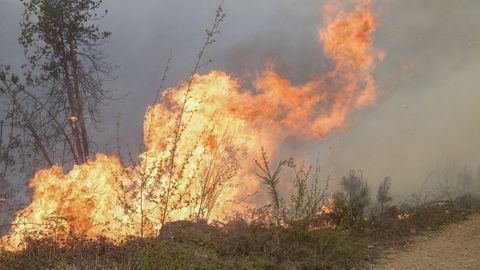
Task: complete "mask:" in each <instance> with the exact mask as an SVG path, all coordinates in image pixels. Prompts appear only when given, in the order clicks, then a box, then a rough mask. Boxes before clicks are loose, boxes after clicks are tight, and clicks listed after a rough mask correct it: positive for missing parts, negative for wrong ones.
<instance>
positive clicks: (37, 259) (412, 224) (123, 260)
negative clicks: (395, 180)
mask: <svg viewBox="0 0 480 270" xmlns="http://www.w3.org/2000/svg"><path fill="white" fill-rule="evenodd" d="M256 164H257V167H258V171H259V173H258V174H257V175H258V176H259V178H260V179H261V180H262V181H263V183H264V184H265V185H266V186H267V188H268V191H269V192H270V195H271V203H270V205H267V206H265V207H263V208H259V209H256V210H252V211H249V212H246V213H243V214H242V215H239V216H237V217H235V218H232V219H231V220H230V221H228V222H225V223H220V222H214V223H210V224H209V223H207V222H205V221H202V220H200V221H195V222H194V221H175V222H170V223H166V224H164V225H163V226H162V229H161V231H160V232H159V234H158V236H156V237H150V238H146V237H136V238H130V239H128V240H126V241H124V242H123V243H117V244H113V243H111V242H109V241H107V240H106V239H103V238H99V239H94V240H92V239H90V240H85V239H79V238H77V237H74V236H72V237H70V239H67V240H66V241H63V242H62V243H63V244H62V245H61V247H59V245H58V239H55V238H54V237H51V238H49V237H36V236H34V235H31V236H30V239H28V238H27V240H26V248H25V249H24V250H22V251H19V252H7V251H5V250H2V248H1V247H0V269H362V268H363V267H364V266H366V265H367V264H368V263H369V262H371V261H373V260H375V259H376V258H377V257H378V255H379V254H381V253H382V251H384V250H386V249H389V248H391V247H395V246H398V245H403V244H404V243H405V241H406V239H407V238H408V237H410V236H412V235H416V234H422V233H428V232H429V231H432V230H438V229H440V228H441V227H442V226H444V225H447V224H450V223H454V222H458V221H461V220H463V219H465V218H466V217H467V216H468V214H469V213H472V212H476V211H478V210H479V209H480V199H479V196H478V194H477V193H472V194H467V195H460V196H457V197H456V199H446V200H445V199H439V198H440V197H437V198H435V199H433V200H428V201H427V200H424V199H421V200H417V199H416V200H415V203H410V204H407V203H403V204H400V205H394V204H393V203H392V196H391V195H390V178H388V177H387V178H385V180H384V181H383V182H382V183H381V184H380V186H379V188H378V192H377V196H376V203H374V202H372V199H371V196H370V188H369V186H368V184H367V183H368V181H367V180H366V179H364V177H363V174H362V173H361V172H360V171H351V172H350V173H349V174H348V175H347V176H345V177H343V178H342V179H341V181H340V184H341V188H340V189H339V190H338V191H337V192H335V193H333V194H332V193H330V195H327V192H326V191H327V189H328V183H329V179H327V181H325V185H321V184H320V180H319V169H318V168H314V169H312V167H305V166H297V165H296V164H295V162H294V161H293V159H290V160H287V161H281V162H280V163H279V164H278V166H277V167H274V168H272V167H271V166H270V164H269V162H268V161H267V157H266V154H265V153H263V155H262V159H261V160H260V161H257V162H256ZM283 168H285V169H288V170H290V172H293V173H291V174H290V175H293V181H292V182H293V185H292V186H293V188H292V190H291V194H290V198H288V197H285V196H282V193H281V192H280V190H279V188H278V185H279V183H280V178H281V175H282V174H281V170H282V169H283ZM414 197H415V198H419V196H414ZM450 197H451V196H450ZM35 239H36V240H35ZM38 239H41V240H38Z"/></svg>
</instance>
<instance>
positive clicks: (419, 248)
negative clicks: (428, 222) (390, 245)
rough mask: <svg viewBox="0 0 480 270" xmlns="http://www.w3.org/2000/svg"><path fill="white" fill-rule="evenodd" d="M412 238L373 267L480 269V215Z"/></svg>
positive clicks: (383, 268)
mask: <svg viewBox="0 0 480 270" xmlns="http://www.w3.org/2000/svg"><path fill="white" fill-rule="evenodd" d="M411 240H412V241H408V244H407V245H406V246H405V247H404V248H397V249H392V250H389V251H388V252H386V254H384V256H383V258H382V259H380V260H379V261H378V263H376V264H375V265H373V266H372V268H371V269H379V270H393V269H429V270H435V269H442V270H443V269H449V270H450V269H451V270H457V269H458V270H460V269H475V270H477V269H480V215H474V216H470V217H469V218H468V220H466V221H462V222H460V223H457V224H451V225H449V226H447V227H446V228H444V229H443V230H441V231H439V232H434V233H428V234H422V235H418V236H416V237H414V238H413V239H411Z"/></svg>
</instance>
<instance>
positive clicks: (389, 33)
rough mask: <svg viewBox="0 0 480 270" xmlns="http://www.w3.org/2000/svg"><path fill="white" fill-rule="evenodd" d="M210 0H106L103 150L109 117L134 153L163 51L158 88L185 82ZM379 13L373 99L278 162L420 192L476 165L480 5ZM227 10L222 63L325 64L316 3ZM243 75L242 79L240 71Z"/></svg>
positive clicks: (441, 0) (304, 75)
mask: <svg viewBox="0 0 480 270" xmlns="http://www.w3.org/2000/svg"><path fill="white" fill-rule="evenodd" d="M219 3H220V1H216V0H213V1H212V0H183V1H178V0H138V1H129V0H105V1H104V6H103V8H105V9H108V11H109V12H108V15H107V16H106V17H105V18H104V19H103V20H102V21H101V27H102V28H103V29H105V30H107V31H111V32H112V34H113V36H112V38H111V40H110V42H109V43H108V44H107V45H106V46H105V51H106V52H107V54H108V55H109V56H110V58H109V59H110V61H111V62H112V63H113V64H115V65H118V68H117V69H116V70H115V72H114V73H113V74H112V78H113V80H112V81H110V82H107V83H106V87H108V88H111V89H112V90H114V93H115V95H116V96H118V97H120V96H123V95H124V94H126V93H128V96H127V97H126V98H124V99H123V100H120V101H112V102H110V103H109V104H107V106H106V107H105V108H104V109H103V110H102V118H103V123H102V127H101V129H98V130H96V131H94V132H95V136H94V137H95V138H96V143H97V144H98V145H99V147H100V148H101V150H103V151H105V150H106V149H115V146H114V145H112V141H114V140H113V138H114V137H115V128H116V121H117V117H118V114H119V113H121V118H120V119H121V125H120V138H121V141H122V142H123V143H124V144H128V145H129V149H130V150H131V151H133V152H135V151H136V150H137V149H138V147H137V145H139V144H140V143H141V131H142V124H143V123H142V121H143V117H144V113H145V110H146V106H147V105H149V104H152V102H153V99H154V96H155V92H156V91H157V88H158V87H159V84H160V80H161V77H162V73H163V70H164V67H165V64H166V63H167V59H168V58H169V57H170V56H171V58H172V63H171V66H170V69H169V72H168V74H167V75H168V76H167V80H166V83H165V86H173V85H176V84H177V83H178V81H180V80H184V79H186V78H188V76H189V74H190V72H191V71H192V69H193V66H194V64H195V61H196V56H197V54H198V51H199V49H200V48H201V46H202V45H203V42H204V40H205V32H204V30H205V29H206V28H208V27H209V26H210V25H211V22H212V21H213V17H214V15H215V9H216V8H217V6H218V4H219ZM373 8H374V10H375V12H376V14H377V15H378V19H379V21H378V26H377V30H376V32H375V33H374V42H375V47H376V48H377V49H380V50H383V51H385V52H386V58H385V60H384V61H383V62H382V63H380V64H379V65H378V66H377V69H376V71H375V77H376V79H377V82H378V87H379V90H380V92H381V95H380V97H379V99H378V101H377V102H376V104H375V105H374V106H371V107H369V108H366V109H364V110H362V111H360V112H356V113H355V114H352V115H351V117H350V119H349V121H348V124H347V127H345V128H344V129H342V130H338V131H337V132H335V133H334V134H333V135H332V136H330V137H329V138H327V139H326V140H324V141H305V140H291V141H289V142H288V143H286V144H285V145H284V146H282V148H281V149H282V150H281V151H280V153H278V155H279V157H278V158H288V157H289V156H290V155H292V156H294V157H297V158H298V159H306V160H308V161H313V160H314V159H315V157H316V156H317V155H318V156H319V164H320V165H321V167H322V169H323V170H322V171H323V174H324V175H325V177H326V176H327V175H331V177H332V179H333V181H334V182H335V181H338V179H339V178H340V177H341V176H342V175H346V174H347V173H348V171H349V170H350V169H358V170H362V171H363V174H364V175H365V176H366V177H367V179H368V180H369V183H372V185H373V186H376V184H377V183H378V182H380V181H381V180H383V178H384V177H385V176H390V177H391V178H392V181H393V182H392V189H393V191H394V192H395V193H398V194H408V193H411V192H415V191H417V190H418V188H419V186H420V184H421V183H422V182H423V180H424V178H425V177H426V176H427V175H429V173H430V172H431V171H432V170H439V168H442V166H444V164H446V163H453V164H456V166H458V167H460V168H461V167H463V166H468V167H469V168H472V170H476V169H477V168H478V166H479V165H480V151H479V149H480V106H479V103H480V91H479V90H480V89H478V88H479V86H480V76H479V75H478V74H480V64H479V63H480V20H478V14H479V12H480V1H475V0H470V1H468V0H455V1H454V0H436V1H423V0H409V1H401V0H384V1H379V0H377V1H373ZM224 9H225V12H226V14H227V17H226V19H225V22H224V24H223V25H222V27H221V30H222V34H221V35H220V36H219V37H218V38H217V43H216V44H215V46H213V47H212V48H209V49H208V53H207V58H208V59H212V60H213V63H212V64H210V65H209V66H208V67H206V68H204V69H202V70H201V71H200V72H201V73H207V72H208V71H210V70H214V69H221V70H224V71H226V72H228V73H233V74H236V75H237V76H240V77H241V78H250V77H251V76H252V74H254V73H255V71H259V70H261V69H262V67H263V66H264V65H265V61H266V60H268V59H274V60H275V62H276V63H277V66H278V71H279V72H280V73H281V74H282V75H284V76H286V77H287V78H289V79H291V80H292V81H293V82H295V83H302V82H304V81H306V80H307V79H309V78H311V77H312V76H313V75H314V74H317V73H319V72H321V71H322V69H324V65H323V55H322V53H321V45H319V44H318V42H317V39H316V32H317V30H318V28H319V27H320V26H321V21H322V17H321V11H322V1H318V0H316V1H314V0H242V1H238V0H225V1H224ZM21 13H22V6H21V4H20V2H19V1H16V0H0V64H10V65H12V66H17V67H18V66H20V65H21V64H22V63H24V61H25V59H24V57H23V51H22V48H21V46H20V45H19V44H18V42H17V38H18V35H19V30H20V29H19V22H20V20H21ZM245 80H246V79H245Z"/></svg>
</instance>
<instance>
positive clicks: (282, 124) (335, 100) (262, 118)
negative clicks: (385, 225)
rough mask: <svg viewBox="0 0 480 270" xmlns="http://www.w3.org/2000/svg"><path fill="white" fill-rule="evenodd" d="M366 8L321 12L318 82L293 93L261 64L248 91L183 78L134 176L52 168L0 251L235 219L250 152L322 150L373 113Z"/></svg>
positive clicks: (161, 106)
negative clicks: (306, 146)
mask: <svg viewBox="0 0 480 270" xmlns="http://www.w3.org/2000/svg"><path fill="white" fill-rule="evenodd" d="M369 6H370V3H369V1H365V2H363V3H361V4H358V5H357V6H356V7H355V8H354V9H353V10H349V11H347V10H346V7H345V6H344V5H343V4H339V3H337V2H334V1H327V3H326V5H325V8H324V12H323V18H324V23H325V27H323V28H321V29H320V30H319V32H318V40H319V42H321V43H322V44H323V53H324V54H325V55H326V57H327V58H328V59H330V61H331V64H332V69H331V70H330V71H329V72H326V73H322V74H319V75H318V76H316V77H315V78H313V79H312V80H310V81H308V82H306V83H304V84H302V85H294V84H292V83H291V82H290V81H289V80H288V79H286V78H284V77H282V76H281V75H279V74H278V73H277V72H276V71H275V66H274V65H273V64H268V65H267V68H266V69H265V70H264V71H263V72H261V73H259V74H258V75H257V78H256V80H255V81H254V84H253V85H254V86H255V89H254V91H252V90H246V89H243V88H242V81H241V79H239V78H237V77H235V76H233V75H230V74H226V73H225V72H222V71H213V72H211V73H209V74H207V75H195V76H194V77H193V80H192V83H191V84H190V83H189V82H183V83H180V85H179V86H178V87H174V88H170V89H167V90H166V91H164V92H163V94H162V99H161V101H160V102H159V103H158V104H157V105H155V106H153V107H150V108H148V111H147V113H146V115H145V120H144V134H145V135H144V143H145V146H146V151H145V152H144V153H142V154H140V155H139V161H138V163H137V164H136V165H134V166H130V167H128V166H124V165H122V163H121V162H120V161H119V159H118V158H117V157H115V156H107V155H104V154H97V156H96V159H95V161H88V162H87V163H86V164H82V165H78V166H75V167H74V168H73V169H72V170H71V171H70V172H68V173H67V174H65V173H64V172H63V170H62V168H61V167H59V166H55V167H53V168H50V169H45V170H41V171H39V172H38V173H37V174H36V175H35V177H34V178H33V179H32V180H31V182H30V185H29V186H30V188H32V189H33V190H34V194H33V198H32V202H31V203H30V205H29V206H28V207H27V208H25V209H23V210H21V211H19V212H17V213H16V217H15V221H14V225H13V226H12V229H11V233H10V234H9V235H7V236H5V237H3V238H2V242H3V243H4V246H5V247H6V248H7V249H10V250H18V249H21V248H23V247H24V245H25V240H26V237H38V238H40V237H42V235H43V236H45V234H48V233H50V232H51V231H52V230H51V229H52V226H53V227H54V232H55V233H56V234H57V236H58V237H59V239H62V238H63V237H66V235H68V234H69V233H73V234H74V235H80V236H85V237H88V238H95V237H98V236H104V237H106V238H107V239H110V240H112V241H114V240H121V239H124V238H125V237H126V236H131V235H138V234H139V231H141V234H142V235H152V234H155V233H157V232H158V230H159V229H160V227H161V224H162V222H158V221H155V218H157V219H161V218H162V215H163V218H164V221H174V220H181V219H191V218H193V217H203V218H205V217H207V218H209V219H222V218H223V217H224V216H225V215H228V214H229V213H232V212H233V211H235V210H238V209H240V208H239V207H240V206H238V205H236V206H235V204H231V203H227V202H237V201H238V199H240V198H242V197H244V196H245V195H246V194H251V193H253V192H255V191H258V190H259V189H260V183H259V181H258V180H257V179H255V177H254V176H252V174H251V172H250V171H251V170H250V169H251V167H250V166H251V164H250V163H251V160H249V157H251V156H252V154H255V153H256V151H258V150H259V149H260V148H261V147H264V148H265V149H266V151H267V152H270V153H273V152H275V149H276V147H277V146H278V145H280V144H281V142H282V141H283V140H284V139H285V138H287V137H289V136H302V137H310V138H317V139H324V138H326V137H327V136H328V135H330V134H331V133H332V132H333V131H335V130H336V129H340V128H342V127H344V126H345V123H346V120H347V117H348V115H349V113H350V112H352V111H354V110H357V109H361V108H364V107H366V106H368V105H371V104H373V103H374V102H375V100H376V98H377V90H376V83H375V79H374V78H373V75H372V72H373V70H374V68H375V65H376V63H377V62H378V61H381V60H382V59H383V58H384V53H383V52H379V51H376V50H375V49H374V48H373V42H372V33H373V31H374V29H375V25H376V18H375V15H374V13H373V12H372V11H371V10H370V7H369ZM179 115H180V116H181V118H179V117H180V116H179ZM172 156H173V157H174V158H172ZM226 180H228V181H231V182H230V183H231V184H228V185H227V184H226V183H225V182H228V181H226ZM212 187H213V188H212ZM122 194H123V195H122ZM212 202H218V203H217V204H215V205H208V204H209V203H210V204H211V203H212ZM139 203H141V206H139V207H138V204H139ZM165 205H166V206H165ZM205 205H207V206H206V207H205ZM202 209H208V211H207V212H208V213H204V212H201V211H203V210H202ZM323 211H328V209H324V210H323ZM165 213H168V214H165ZM52 220H54V222H52ZM52 224H53V225H52ZM47 227H48V228H47ZM32 232H35V233H32ZM58 232H62V233H58Z"/></svg>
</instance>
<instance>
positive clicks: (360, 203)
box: [333, 170, 370, 226]
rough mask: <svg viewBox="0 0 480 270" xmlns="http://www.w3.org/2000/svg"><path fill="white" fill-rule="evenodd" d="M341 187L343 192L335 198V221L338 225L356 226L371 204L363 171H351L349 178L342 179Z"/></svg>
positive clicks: (336, 194) (335, 195)
mask: <svg viewBox="0 0 480 270" xmlns="http://www.w3.org/2000/svg"><path fill="white" fill-rule="evenodd" d="M340 185H341V187H342V191H339V192H336V193H335V194H334V196H333V199H334V202H335V206H334V210H333V212H334V219H335V220H336V223H337V224H338V225H340V224H344V225H347V226H354V225H355V224H356V223H358V222H359V221H360V220H361V219H362V218H363V216H364V214H365V209H366V208H367V206H368V205H369V204H370V197H369V188H368V183H367V181H366V180H365V179H364V178H363V174H362V172H361V171H360V172H359V173H357V172H356V171H354V170H351V171H350V173H349V175H348V176H344V177H342V181H341V182H340Z"/></svg>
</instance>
